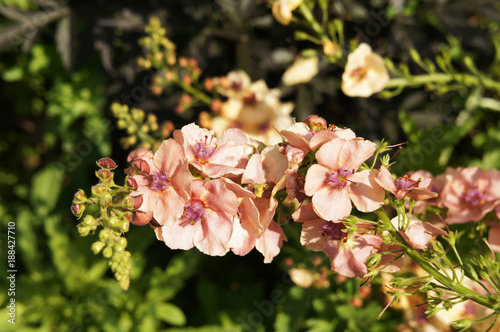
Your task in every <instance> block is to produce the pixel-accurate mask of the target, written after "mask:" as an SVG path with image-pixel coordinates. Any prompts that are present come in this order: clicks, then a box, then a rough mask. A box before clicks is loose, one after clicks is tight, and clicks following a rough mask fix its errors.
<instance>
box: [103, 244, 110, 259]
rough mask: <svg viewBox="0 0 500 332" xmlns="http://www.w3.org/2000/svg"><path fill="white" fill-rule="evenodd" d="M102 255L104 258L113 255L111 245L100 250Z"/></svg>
mask: <svg viewBox="0 0 500 332" xmlns="http://www.w3.org/2000/svg"><path fill="white" fill-rule="evenodd" d="M102 255H103V256H104V257H106V258H110V257H111V256H113V249H112V248H111V247H106V248H104V250H103V251H102Z"/></svg>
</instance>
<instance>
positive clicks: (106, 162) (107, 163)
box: [97, 158, 116, 169]
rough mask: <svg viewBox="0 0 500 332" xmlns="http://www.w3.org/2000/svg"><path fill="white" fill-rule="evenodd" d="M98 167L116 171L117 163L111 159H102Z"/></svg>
mask: <svg viewBox="0 0 500 332" xmlns="http://www.w3.org/2000/svg"><path fill="white" fill-rule="evenodd" d="M97 165H98V166H99V167H101V168H104V169H115V168H116V163H115V162H114V161H113V160H111V159H110V158H101V159H99V161H98V162H97Z"/></svg>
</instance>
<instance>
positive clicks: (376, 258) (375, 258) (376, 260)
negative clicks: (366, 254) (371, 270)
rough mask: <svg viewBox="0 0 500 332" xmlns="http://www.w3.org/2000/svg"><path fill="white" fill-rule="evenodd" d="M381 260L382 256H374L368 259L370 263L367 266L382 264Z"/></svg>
mask: <svg viewBox="0 0 500 332" xmlns="http://www.w3.org/2000/svg"><path fill="white" fill-rule="evenodd" d="M381 259H382V255H381V254H374V255H372V256H371V257H370V258H369V259H368V261H367V262H366V266H377V265H378V264H379V263H380V260H381Z"/></svg>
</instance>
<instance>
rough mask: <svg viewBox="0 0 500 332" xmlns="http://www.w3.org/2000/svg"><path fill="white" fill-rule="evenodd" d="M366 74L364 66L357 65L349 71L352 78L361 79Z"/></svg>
mask: <svg viewBox="0 0 500 332" xmlns="http://www.w3.org/2000/svg"><path fill="white" fill-rule="evenodd" d="M365 75H366V70H365V68H364V67H361V66H360V67H357V68H356V69H354V70H353V71H351V73H350V75H349V76H351V77H352V78H354V79H356V80H358V81H361V80H362V79H363V78H364V77H365Z"/></svg>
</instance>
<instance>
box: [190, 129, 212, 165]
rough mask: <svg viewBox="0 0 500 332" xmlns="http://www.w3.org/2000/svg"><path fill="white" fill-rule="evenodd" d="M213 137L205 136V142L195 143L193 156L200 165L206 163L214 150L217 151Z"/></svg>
mask: <svg viewBox="0 0 500 332" xmlns="http://www.w3.org/2000/svg"><path fill="white" fill-rule="evenodd" d="M214 138H215V137H214V136H213V135H211V136H210V137H209V136H205V140H204V141H203V140H200V141H198V142H197V143H196V145H195V147H194V150H195V155H196V159H197V160H198V161H199V162H200V163H202V164H206V163H208V159H209V158H210V156H211V155H212V154H213V153H214V151H215V149H217V143H216V142H215V141H216V140H214Z"/></svg>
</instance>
